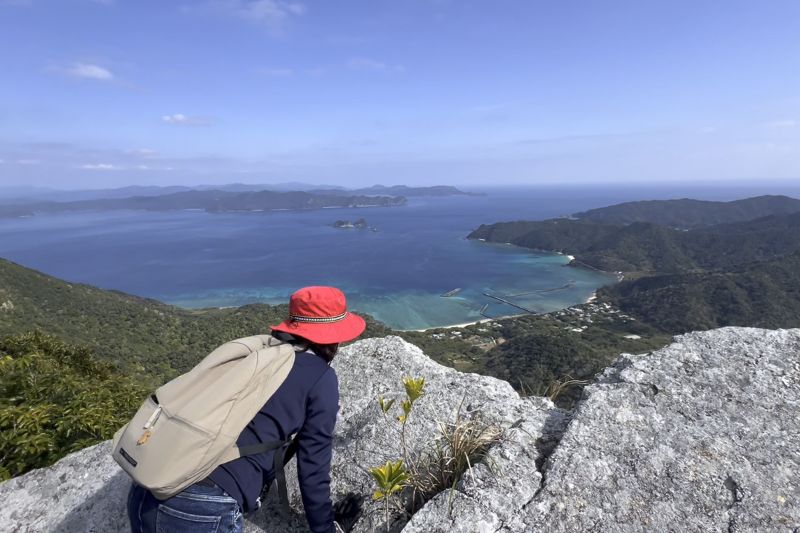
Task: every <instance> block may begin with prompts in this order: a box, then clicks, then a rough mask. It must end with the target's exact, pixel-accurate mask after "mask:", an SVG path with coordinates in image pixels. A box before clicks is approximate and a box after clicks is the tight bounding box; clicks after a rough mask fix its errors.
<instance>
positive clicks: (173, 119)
mask: <svg viewBox="0 0 800 533" xmlns="http://www.w3.org/2000/svg"><path fill="white" fill-rule="evenodd" d="M161 120H163V121H164V122H166V123H167V124H174V125H176V126H205V125H207V124H208V119H205V118H203V117H190V116H188V115H184V114H183V113H173V114H172V115H164V116H162V117H161Z"/></svg>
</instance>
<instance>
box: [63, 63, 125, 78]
mask: <svg viewBox="0 0 800 533" xmlns="http://www.w3.org/2000/svg"><path fill="white" fill-rule="evenodd" d="M66 73H67V74H69V75H70V76H75V77H76V78H87V79H90V80H100V81H109V80H113V79H114V74H112V73H111V71H110V70H108V69H106V68H103V67H101V66H99V65H92V64H90V63H75V64H74V65H72V66H71V67H70V68H68V69H66Z"/></svg>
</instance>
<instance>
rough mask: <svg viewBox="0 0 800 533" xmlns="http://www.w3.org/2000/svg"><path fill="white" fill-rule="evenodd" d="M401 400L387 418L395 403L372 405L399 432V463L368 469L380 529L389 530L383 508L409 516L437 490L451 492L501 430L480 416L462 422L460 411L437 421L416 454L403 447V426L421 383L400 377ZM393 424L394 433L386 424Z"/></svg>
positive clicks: (419, 394) (422, 390)
mask: <svg viewBox="0 0 800 533" xmlns="http://www.w3.org/2000/svg"><path fill="white" fill-rule="evenodd" d="M403 387H404V389H405V398H403V399H402V400H401V401H400V408H401V413H400V414H399V415H397V416H396V417H394V418H392V417H391V416H390V414H389V413H390V411H391V409H392V406H394V404H395V403H396V401H395V399H390V400H387V399H386V398H385V397H384V396H382V395H381V396H378V405H379V407H380V409H381V413H382V414H383V416H384V419H385V420H386V422H387V423H388V424H390V427H393V428H395V429H397V430H399V437H400V438H399V442H400V447H401V449H402V458H401V459H399V460H397V461H394V462H392V461H389V462H387V463H386V464H385V465H383V466H379V467H375V468H372V469H370V474H372V476H373V478H375V482H376V484H377V486H378V489H377V490H376V491H375V492H374V493H373V499H374V500H376V501H382V502H383V503H384V513H385V518H386V529H387V531H388V530H389V509H390V505H391V504H394V505H395V506H396V507H397V509H398V510H399V511H401V512H403V513H406V514H413V512H414V511H415V510H416V509H417V508H418V506H421V505H422V504H424V503H425V502H426V501H428V500H429V499H430V498H432V497H434V496H435V495H436V494H438V493H440V492H441V491H443V490H445V489H448V488H452V487H454V486H455V484H456V483H457V482H458V480H459V479H460V478H461V476H462V475H463V474H464V472H466V471H468V470H469V469H470V468H472V465H473V464H474V463H475V462H476V461H480V460H481V459H483V458H484V456H485V454H486V452H487V451H488V449H489V447H490V446H491V445H492V444H494V443H496V442H498V441H499V440H500V439H501V438H502V434H503V432H502V430H501V429H500V428H499V427H498V426H496V425H492V424H487V423H485V422H484V421H483V420H482V419H481V418H480V417H478V416H472V417H469V418H466V417H462V414H461V407H459V409H458V413H457V414H456V418H455V421H454V422H452V423H444V422H439V424H438V432H437V433H438V435H436V436H435V437H434V439H433V440H432V442H431V443H430V444H429V445H427V446H424V447H423V450H422V451H420V452H413V451H412V449H411V447H409V445H408V442H407V440H406V439H407V435H406V426H407V424H408V421H409V418H410V416H411V414H412V412H413V410H414V405H415V403H416V402H417V401H418V400H419V399H420V398H421V397H422V396H424V394H425V379H424V378H412V377H405V378H403ZM393 420H395V421H396V422H398V423H399V428H398V427H397V426H396V425H395V424H393V423H392V421H393Z"/></svg>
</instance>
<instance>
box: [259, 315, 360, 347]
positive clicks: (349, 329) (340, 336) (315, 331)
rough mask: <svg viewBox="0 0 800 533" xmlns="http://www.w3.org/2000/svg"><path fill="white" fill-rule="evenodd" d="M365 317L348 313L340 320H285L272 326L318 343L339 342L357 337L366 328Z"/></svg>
mask: <svg viewBox="0 0 800 533" xmlns="http://www.w3.org/2000/svg"><path fill="white" fill-rule="evenodd" d="M366 327H367V324H366V322H364V319H363V318H361V317H360V316H358V315H354V314H353V313H347V316H345V317H344V318H343V319H342V320H339V321H338V322H324V323H312V322H296V321H294V320H284V321H283V322H281V323H280V324H278V325H277V326H272V331H283V332H284V333H289V334H291V335H297V336H299V337H303V338H304V339H308V340H309V341H311V342H313V343H316V344H337V343H340V342H347V341H351V340H353V339H355V338H356V337H358V336H359V335H361V334H362V333H364V329H366Z"/></svg>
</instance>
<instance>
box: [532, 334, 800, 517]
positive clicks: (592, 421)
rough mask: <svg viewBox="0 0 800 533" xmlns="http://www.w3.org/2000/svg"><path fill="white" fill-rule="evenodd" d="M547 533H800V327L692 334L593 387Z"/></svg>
mask: <svg viewBox="0 0 800 533" xmlns="http://www.w3.org/2000/svg"><path fill="white" fill-rule="evenodd" d="M525 523H526V525H527V529H530V530H541V531H676V530H678V531H697V532H701V531H702V532H709V531H728V532H737V531H788V532H793V531H800V330H775V331H771V330H760V329H749V328H723V329H719V330H714V331H707V332H702V333H690V334H687V335H682V336H680V337H677V338H676V342H675V343H674V344H672V345H670V346H667V347H666V348H663V349H661V350H659V351H657V352H655V353H653V354H651V355H645V356H641V355H640V356H632V355H625V356H622V357H621V358H620V359H618V360H617V362H616V364H615V365H614V366H613V367H611V368H609V369H607V370H606V371H605V373H604V374H603V375H602V376H601V377H600V378H599V380H598V382H597V383H596V384H594V385H592V386H591V387H587V389H586V391H585V395H584V398H583V400H582V401H581V403H580V404H579V406H578V408H577V411H576V413H575V416H574V418H573V420H572V423H571V424H570V427H569V429H568V431H567V432H566V433H565V434H564V438H563V439H562V440H561V442H560V443H559V444H558V447H557V448H556V449H555V452H554V453H553V455H552V456H551V457H550V458H549V460H548V464H547V467H546V477H545V481H544V483H543V489H542V491H541V492H540V493H539V495H538V496H537V498H536V499H535V500H534V501H533V502H531V504H530V505H529V506H528V512H527V516H526V518H525Z"/></svg>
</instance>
